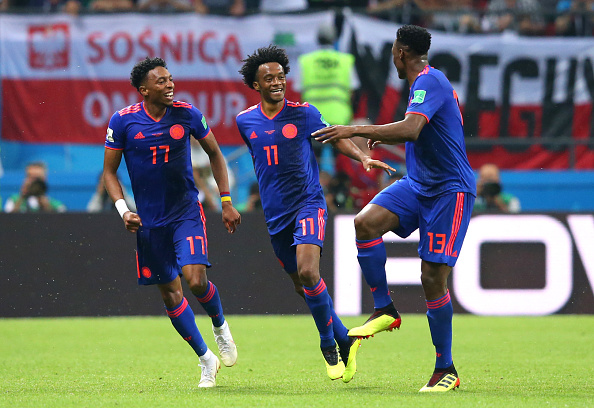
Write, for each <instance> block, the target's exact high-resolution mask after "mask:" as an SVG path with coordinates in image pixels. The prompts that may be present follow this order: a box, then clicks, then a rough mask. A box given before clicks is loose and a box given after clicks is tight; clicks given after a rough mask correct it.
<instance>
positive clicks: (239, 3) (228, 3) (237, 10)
mask: <svg viewBox="0 0 594 408" xmlns="http://www.w3.org/2000/svg"><path fill="white" fill-rule="evenodd" d="M194 10H195V11H196V13H198V14H222V15H230V16H235V17H239V16H243V15H244V14H245V11H246V6H245V1H244V0H194Z"/></svg>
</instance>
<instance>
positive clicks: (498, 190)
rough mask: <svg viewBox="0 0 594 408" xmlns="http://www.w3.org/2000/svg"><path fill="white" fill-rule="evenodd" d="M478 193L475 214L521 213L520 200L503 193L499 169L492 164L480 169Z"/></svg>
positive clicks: (477, 184) (477, 185)
mask: <svg viewBox="0 0 594 408" xmlns="http://www.w3.org/2000/svg"><path fill="white" fill-rule="evenodd" d="M476 192H477V197H476V201H475V202H474V211H475V212H488V211H493V212H504V213H518V212H520V209H521V208H520V200H519V199H518V198H517V197H516V196H514V195H513V194H510V193H506V192H504V191H503V186H502V184H501V178H500V174H499V168H498V167H497V166H496V165H494V164H492V163H487V164H484V165H483V166H482V167H481V168H480V169H479V176H478V181H477V183H476Z"/></svg>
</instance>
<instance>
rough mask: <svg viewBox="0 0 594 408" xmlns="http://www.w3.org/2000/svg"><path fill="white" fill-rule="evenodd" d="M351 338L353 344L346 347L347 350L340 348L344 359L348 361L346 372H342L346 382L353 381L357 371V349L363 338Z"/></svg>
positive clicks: (343, 380) (343, 379)
mask: <svg viewBox="0 0 594 408" xmlns="http://www.w3.org/2000/svg"><path fill="white" fill-rule="evenodd" d="M351 340H352V341H351V345H350V346H349V347H348V348H346V352H343V350H342V349H341V350H340V356H341V357H342V361H346V366H345V368H344V373H343V374H342V382H344V383H348V382H349V381H351V380H352V379H353V377H354V376H355V373H356V372H357V351H358V350H359V346H360V345H361V339H359V338H351Z"/></svg>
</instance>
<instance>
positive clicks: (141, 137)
mask: <svg viewBox="0 0 594 408" xmlns="http://www.w3.org/2000/svg"><path fill="white" fill-rule="evenodd" d="M134 139H144V135H143V134H142V132H138V133H136V136H134Z"/></svg>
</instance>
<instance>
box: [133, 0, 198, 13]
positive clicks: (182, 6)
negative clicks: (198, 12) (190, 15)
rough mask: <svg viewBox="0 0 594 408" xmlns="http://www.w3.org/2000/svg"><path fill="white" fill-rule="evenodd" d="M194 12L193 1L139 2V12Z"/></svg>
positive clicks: (153, 0) (154, 0) (147, 0)
mask: <svg viewBox="0 0 594 408" xmlns="http://www.w3.org/2000/svg"><path fill="white" fill-rule="evenodd" d="M192 10H194V5H193V4H192V0H138V11H148V12H153V13H160V12H177V11H179V12H188V11H192Z"/></svg>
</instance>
